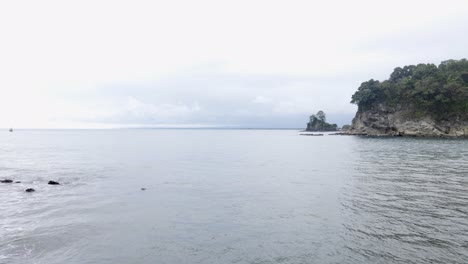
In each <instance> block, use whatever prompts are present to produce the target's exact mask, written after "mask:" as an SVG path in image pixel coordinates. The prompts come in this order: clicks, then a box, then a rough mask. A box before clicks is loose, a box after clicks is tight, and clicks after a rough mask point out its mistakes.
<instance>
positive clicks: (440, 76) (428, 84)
mask: <svg viewBox="0 0 468 264" xmlns="http://www.w3.org/2000/svg"><path fill="white" fill-rule="evenodd" d="M351 103H354V104H357V105H358V107H359V110H360V111H365V110H369V109H372V108H373V107H375V106H377V105H379V104H384V105H387V106H396V105H407V106H411V107H413V108H414V110H415V113H419V114H430V115H432V116H434V117H437V118H439V119H444V118H453V117H461V118H463V119H467V118H468V61H467V60H466V59H462V60H448V61H444V62H442V63H441V64H440V65H439V66H436V65H434V64H418V65H416V66H415V65H410V66H405V67H403V68H400V67H398V68H396V69H395V70H394V71H393V73H392V74H391V75H390V78H389V79H388V80H385V81H383V82H379V81H376V80H373V79H371V80H369V81H367V82H364V83H362V84H361V86H360V87H359V88H358V90H357V91H356V92H355V93H354V95H353V96H352V100H351Z"/></svg>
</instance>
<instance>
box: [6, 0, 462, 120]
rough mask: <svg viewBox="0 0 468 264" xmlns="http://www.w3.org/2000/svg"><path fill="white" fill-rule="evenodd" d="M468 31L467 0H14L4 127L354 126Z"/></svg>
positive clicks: (449, 55) (9, 14) (453, 55)
mask: <svg viewBox="0 0 468 264" xmlns="http://www.w3.org/2000/svg"><path fill="white" fill-rule="evenodd" d="M467 32H468V1H450V0H448V1H400V0H397V1H375V0H374V1H370V0H365V1H359V0H358V1H291V0H289V1H271V0H270V1H255V0H250V1H242V0H238V1H220V0H218V1H204V0H201V1H200V0H199V1H179V0H175V1H136V0H132V1H116V0H114V1H98V0H94V1H83V0H82V1H63V0H61V1H47V0H46V1H21V0H17V1H1V2H0V91H1V96H0V127H5V128H7V127H15V128H101V127H102V128H107V127H138V126H156V127H157V126H164V127H193V126H196V127H205V126H221V127H223V126H235V127H236V126H237V127H242V126H243V127H303V126H305V123H306V122H307V119H308V116H309V115H310V114H312V113H315V112H317V111H318V110H324V111H325V112H326V113H327V114H328V120H329V121H330V122H336V123H338V124H340V125H343V124H345V123H350V122H351V118H352V117H353V115H354V113H355V111H356V107H355V106H353V105H351V104H350V103H349V101H350V98H351V95H352V94H353V93H354V91H355V90H356V89H357V88H358V86H359V85H360V83H361V82H363V81H367V80H368V79H371V78H374V79H380V80H382V79H386V78H387V77H388V76H389V75H390V73H391V71H392V70H393V69H394V68H395V67H397V66H404V65H407V64H417V63H435V64H438V63H440V62H441V61H443V60H446V59H461V58H467V57H468V56H467V49H466V47H468V34H466V33H467Z"/></svg>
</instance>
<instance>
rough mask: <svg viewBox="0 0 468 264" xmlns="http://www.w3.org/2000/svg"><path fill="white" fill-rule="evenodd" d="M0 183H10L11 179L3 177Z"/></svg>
mask: <svg viewBox="0 0 468 264" xmlns="http://www.w3.org/2000/svg"><path fill="white" fill-rule="evenodd" d="M0 182H1V183H12V182H13V180H10V179H4V180H1V181H0Z"/></svg>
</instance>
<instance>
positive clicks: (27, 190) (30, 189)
mask: <svg viewBox="0 0 468 264" xmlns="http://www.w3.org/2000/svg"><path fill="white" fill-rule="evenodd" d="M24 191H25V192H35V191H36V190H34V189H33V188H28V189H26V190H24Z"/></svg>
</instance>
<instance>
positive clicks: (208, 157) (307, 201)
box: [0, 130, 468, 264]
mask: <svg viewBox="0 0 468 264" xmlns="http://www.w3.org/2000/svg"><path fill="white" fill-rule="evenodd" d="M5 178H8V179H13V180H15V181H21V183H12V184H6V183H0V201H1V203H0V263H2V264H7V263H12V264H17V263H18V264H19V263H21V264H22V263H32V264H55V263H57V264H58V263H67V264H83V263H93V264H94V263H109V264H111V263H112V264H120V263H122V264H124V263H141V264H146V263H147V264H150V263H174V264H176V263H177V264H181V263H258V264H259V263H356V264H357V263H468V140H438V139H415V138H366V137H351V136H323V137H304V136H299V133H298V132H297V131H288V130H71V131H60V130H49V131H47V130H43V131H39V130H36V131H34V130H31V131H27V130H18V131H15V132H13V133H9V132H7V131H2V132H0V179H5ZM49 180H56V181H59V182H60V183H61V185H58V186H53V185H47V182H48V181H49ZM26 188H35V189H36V192H34V193H25V192H24V190H25V189H26ZM141 188H146V190H141Z"/></svg>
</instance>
